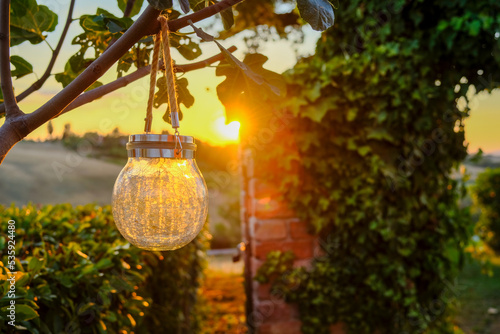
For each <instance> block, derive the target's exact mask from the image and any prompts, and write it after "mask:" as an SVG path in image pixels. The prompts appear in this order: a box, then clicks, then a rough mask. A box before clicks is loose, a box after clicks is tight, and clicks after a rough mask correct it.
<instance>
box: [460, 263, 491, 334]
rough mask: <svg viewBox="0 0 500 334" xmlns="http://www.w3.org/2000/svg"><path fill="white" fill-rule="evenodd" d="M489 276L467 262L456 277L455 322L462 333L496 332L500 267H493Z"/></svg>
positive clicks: (486, 333) (476, 265) (476, 264)
mask: <svg viewBox="0 0 500 334" xmlns="http://www.w3.org/2000/svg"><path fill="white" fill-rule="evenodd" d="M492 273H493V275H492V276H488V275H485V274H483V273H482V272H481V264H480V263H479V262H478V261H476V260H474V259H468V260H467V263H466V265H465V266H464V269H463V270H462V272H461V274H460V275H459V276H458V280H457V283H458V286H459V288H457V302H458V303H457V310H458V314H457V317H456V319H455V320H456V322H457V324H458V326H459V327H460V328H461V329H462V330H463V331H464V333H466V334H498V333H500V266H493V268H492ZM495 310H497V312H498V313H496V314H494V311H495Z"/></svg>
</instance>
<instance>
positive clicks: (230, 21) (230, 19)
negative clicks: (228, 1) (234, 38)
mask: <svg viewBox="0 0 500 334" xmlns="http://www.w3.org/2000/svg"><path fill="white" fill-rule="evenodd" d="M220 17H221V19H222V24H223V25H224V29H225V30H229V29H231V27H232V26H233V25H234V15H233V8H232V7H229V8H227V9H224V10H223V11H221V12H220Z"/></svg>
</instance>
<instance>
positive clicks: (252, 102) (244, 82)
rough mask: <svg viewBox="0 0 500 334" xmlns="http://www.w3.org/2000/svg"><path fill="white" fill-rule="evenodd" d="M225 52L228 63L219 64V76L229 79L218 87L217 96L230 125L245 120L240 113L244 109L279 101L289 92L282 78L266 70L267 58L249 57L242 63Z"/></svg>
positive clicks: (258, 55) (260, 56)
mask: <svg viewBox="0 0 500 334" xmlns="http://www.w3.org/2000/svg"><path fill="white" fill-rule="evenodd" d="M218 45H220V44H218ZM221 50H222V51H223V53H224V55H225V56H226V61H223V62H221V63H220V64H219V66H218V67H217V70H216V72H215V73H216V75H217V76H226V79H225V80H224V81H223V82H222V83H220V84H219V85H218V86H217V95H218V97H219V100H220V101H221V102H222V104H223V105H224V107H225V108H226V119H227V122H231V121H233V120H238V119H241V118H240V117H239V115H238V114H237V113H238V112H240V107H245V108H247V109H251V108H255V107H256V106H259V105H260V104H261V103H262V102H263V101H266V100H268V99H271V100H273V99H278V98H280V96H281V95H282V94H284V93H285V91H286V90H285V83H284V81H283V79H282V77H281V75H279V74H277V73H275V72H272V71H269V70H267V69H265V68H263V67H262V66H263V64H264V63H265V62H266V61H267V57H266V56H264V55H261V54H257V53H256V54H248V55H247V56H246V57H245V59H244V61H243V62H241V61H239V60H238V59H237V58H236V57H234V56H233V55H232V54H231V53H230V52H229V51H227V50H225V49H224V48H222V49H221ZM224 50H225V51H224Z"/></svg>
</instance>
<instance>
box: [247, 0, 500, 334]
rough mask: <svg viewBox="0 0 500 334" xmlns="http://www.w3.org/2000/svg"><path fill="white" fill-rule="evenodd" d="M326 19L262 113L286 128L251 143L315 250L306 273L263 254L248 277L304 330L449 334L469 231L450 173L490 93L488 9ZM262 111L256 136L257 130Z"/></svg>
mask: <svg viewBox="0 0 500 334" xmlns="http://www.w3.org/2000/svg"><path fill="white" fill-rule="evenodd" d="M337 18H338V22H337V23H338V24H337V25H336V26H334V27H333V28H331V29H329V30H327V31H326V32H324V33H323V35H322V37H321V38H320V40H319V41H318V44H317V49H316V54H315V55H313V56H311V57H309V58H305V59H303V60H301V61H299V62H298V64H297V65H296V66H295V67H294V68H293V69H292V70H290V71H288V72H287V73H286V74H285V79H286V82H287V99H286V102H284V103H281V104H276V103H274V104H270V105H271V108H274V109H275V110H281V111H282V114H283V111H284V112H286V113H289V114H291V117H287V118H286V122H285V121H284V123H286V125H287V126H286V130H282V129H281V128H280V129H279V130H277V131H279V133H278V132H276V133H275V141H273V145H267V146H266V149H265V150H259V148H258V147H256V146H255V145H254V148H255V150H256V151H258V154H256V156H257V159H259V161H258V162H257V163H256V166H259V168H261V169H262V170H266V171H267V169H266V168H267V167H268V168H269V169H270V170H272V171H274V173H272V174H270V175H269V178H270V180H271V181H273V182H275V183H276V184H278V185H279V186H280V187H281V190H282V192H283V194H284V197H285V198H286V199H287V201H288V202H289V203H291V206H292V207H293V208H294V209H295V211H296V213H297V214H298V215H299V217H300V218H302V219H304V220H306V221H308V222H309V223H310V226H311V232H315V233H318V234H319V236H320V247H321V252H318V255H317V256H316V257H315V259H314V261H313V265H312V267H311V268H310V269H305V268H297V269H293V267H292V263H293V261H290V255H285V254H279V253H278V254H276V253H272V254H271V255H270V256H269V259H268V261H267V262H266V263H265V264H264V266H263V267H261V269H260V270H259V272H258V275H257V277H256V279H257V280H259V281H261V282H267V281H271V282H273V291H274V292H275V293H278V294H280V295H281V296H285V299H286V300H287V301H289V302H294V303H297V305H298V307H299V310H300V315H301V319H302V321H303V327H302V330H303V332H304V333H328V328H329V325H330V324H335V323H343V324H345V327H346V329H347V330H348V332H349V333H357V334H360V333H398V334H399V333H421V332H424V331H429V330H433V329H434V330H438V332H439V333H447V332H453V326H451V324H449V323H447V322H446V321H445V320H446V315H447V309H448V308H449V306H450V305H451V304H452V301H453V296H454V294H455V293H456V289H454V287H455V286H456V284H457V283H456V282H455V281H454V280H453V277H454V274H455V273H456V270H457V269H458V268H459V266H460V263H461V259H462V256H461V254H462V248H463V247H464V245H465V243H466V242H467V239H468V232H467V231H468V230H470V228H468V224H470V220H469V216H468V209H461V208H459V206H458V205H457V200H458V198H459V197H460V196H462V195H463V194H464V188H463V186H462V185H461V184H460V183H459V182H458V181H456V180H454V179H453V178H452V177H451V172H452V170H453V169H454V168H456V167H458V166H459V164H460V162H461V161H462V160H463V159H464V158H465V156H466V155H467V144H466V142H465V136H464V124H463V121H464V119H465V118H466V117H467V116H468V115H469V111H470V104H469V101H470V99H469V98H470V97H471V93H474V90H475V91H476V92H478V91H483V90H487V91H491V89H493V88H495V87H498V86H499V84H498V83H496V82H495V78H496V77H497V76H499V75H500V68H499V65H500V53H499V51H500V43H499V36H500V3H498V2H497V1H491V0H480V1H474V2H470V1H464V0H452V1H446V2H433V1H402V0H394V1H360V0H354V1H349V2H341V4H340V7H339V8H338V15H337ZM467 93H469V94H467ZM265 111H266V115H267V116H266V115H264V113H260V114H256V115H254V116H255V117H253V121H254V122H256V123H257V122H260V125H259V126H258V127H257V128H259V129H262V128H265V127H266V126H268V128H271V126H269V124H270V123H269V122H271V121H270V120H271V117H272V110H270V109H267V110H265ZM258 131H259V130H256V131H254V132H253V134H250V135H248V136H247V138H246V141H247V145H249V146H250V147H252V143H254V142H255V138H257V137H258ZM252 136H253V137H252Z"/></svg>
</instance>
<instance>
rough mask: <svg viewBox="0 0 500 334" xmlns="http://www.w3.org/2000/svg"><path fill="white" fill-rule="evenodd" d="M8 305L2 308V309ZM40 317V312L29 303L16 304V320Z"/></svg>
mask: <svg viewBox="0 0 500 334" xmlns="http://www.w3.org/2000/svg"><path fill="white" fill-rule="evenodd" d="M4 309H6V307H4V308H2V311H3V310H4ZM34 318H38V313H37V312H36V311H35V310H34V309H33V308H31V307H30V306H28V305H22V304H21V305H16V322H18V321H28V320H31V319H34Z"/></svg>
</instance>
